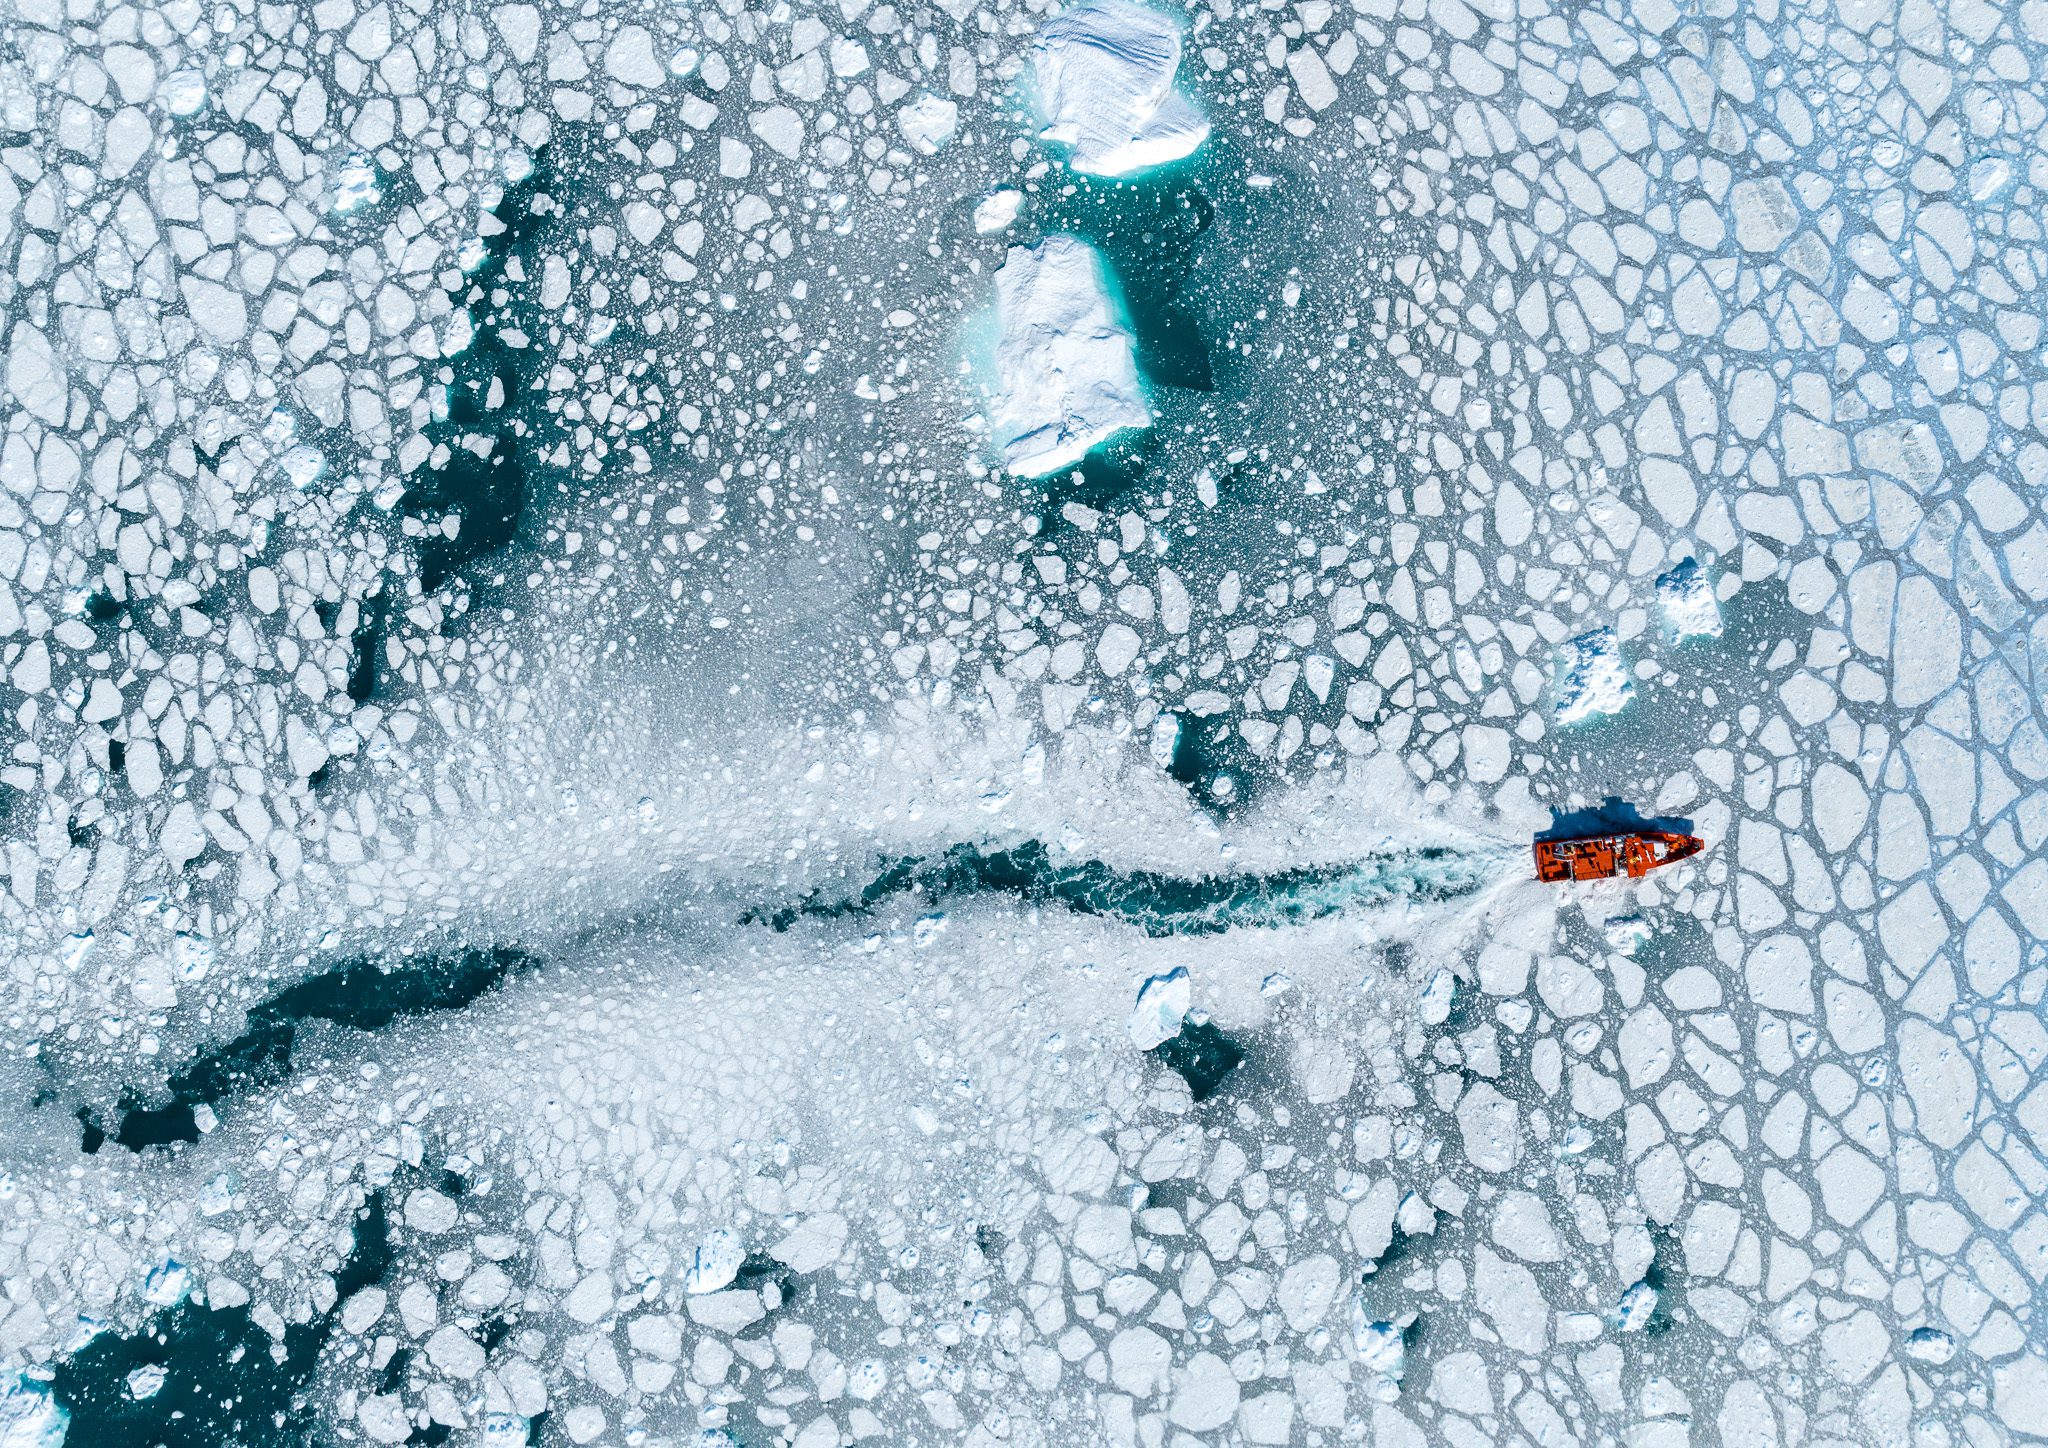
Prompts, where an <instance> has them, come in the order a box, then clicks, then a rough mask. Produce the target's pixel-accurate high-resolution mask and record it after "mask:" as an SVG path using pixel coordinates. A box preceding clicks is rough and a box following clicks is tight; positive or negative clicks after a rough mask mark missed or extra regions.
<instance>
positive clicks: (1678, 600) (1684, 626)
mask: <svg viewBox="0 0 2048 1448" xmlns="http://www.w3.org/2000/svg"><path fill="white" fill-rule="evenodd" d="M1657 597H1658V599H1659V600H1660V601H1661V602H1662V603H1663V605H1664V617H1665V619H1666V621H1668V622H1669V623H1670V625H1671V631H1672V632H1673V633H1674V634H1676V635H1678V637H1680V638H1682V639H1683V638H1719V637H1720V636H1721V605H1720V604H1718V603H1716V602H1715V601H1714V589H1713V585H1712V584H1711V583H1709V582H1708V580H1707V575H1706V574H1705V573H1704V572H1703V571H1701V569H1700V565H1699V562H1698V560H1697V559H1692V558H1688V559H1686V560H1685V561H1684V562H1683V563H1680V564H1679V565H1678V566H1677V567H1676V568H1674V569H1672V570H1671V571H1670V572H1669V573H1666V574H1664V575H1662V576H1661V577H1659V578H1658V580H1657Z"/></svg>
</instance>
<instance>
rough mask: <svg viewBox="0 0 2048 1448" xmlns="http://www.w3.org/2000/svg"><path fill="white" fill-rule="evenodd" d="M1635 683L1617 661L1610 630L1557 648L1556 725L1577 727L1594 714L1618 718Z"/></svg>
mask: <svg viewBox="0 0 2048 1448" xmlns="http://www.w3.org/2000/svg"><path fill="white" fill-rule="evenodd" d="M1635 692H1636V686H1635V681H1634V680H1632V679H1631V678H1629V676H1628V669H1627V666H1626V665H1624V664H1623V663H1622V661H1621V645H1620V644H1619V643H1617V642H1616V641H1615V637H1614V630H1613V629H1606V628H1600V629H1593V630H1591V631H1590V632H1587V633H1582V634H1580V635H1579V636H1578V637H1577V638H1574V639H1570V640H1568V641H1567V642H1565V643H1564V644H1561V645H1560V646H1559V647H1558V651H1557V683H1556V689H1555V699H1556V705H1557V722H1558V723H1560V724H1577V723H1579V722H1580V721H1581V720H1584V719H1590V718H1592V717H1593V716H1594V715H1596V714H1619V713H1620V712H1621V711H1622V710H1623V709H1625V708H1627V707H1628V702H1629V700H1631V699H1633V698H1634V697H1635Z"/></svg>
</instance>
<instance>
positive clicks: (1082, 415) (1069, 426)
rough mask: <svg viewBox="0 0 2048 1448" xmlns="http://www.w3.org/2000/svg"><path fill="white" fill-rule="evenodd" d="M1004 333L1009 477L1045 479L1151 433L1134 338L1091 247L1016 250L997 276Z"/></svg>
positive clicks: (1001, 387) (1001, 405) (999, 380)
mask: <svg viewBox="0 0 2048 1448" xmlns="http://www.w3.org/2000/svg"><path fill="white" fill-rule="evenodd" d="M996 327H997V333H998V335H997V339H996V352H995V369H996V384H997V388H998V391H997V394H996V398H995V402H994V406H993V407H992V409H991V413H992V417H991V427H992V432H993V436H994V441H995V444H996V447H997V449H998V450H999V452H1000V453H1001V455H1002V459H1003V465H1004V466H1005V467H1006V468H1008V469H1009V471H1010V472H1012V473H1014V474H1016V475H1017V476H1019V477H1026V478H1031V477H1041V476H1043V475H1044V474H1046V473H1051V472H1056V471H1058V470H1059V469H1061V468H1065V467H1071V466H1073V465H1074V464H1075V463H1077V462H1079V461H1080V460H1081V459H1082V458H1083V457H1084V456H1086V455H1087V453H1088V451H1089V449H1091V448H1094V447H1096V446H1098V445H1099V444H1101V443H1103V442H1106V441H1108V440H1109V439H1110V438H1111V437H1113V436H1115V435H1116V434H1117V433H1119V432H1121V431H1123V430H1124V429H1126V428H1139V427H1149V426H1151V423H1152V410H1151V408H1150V406H1149V405H1148V404H1147V403H1146V401H1145V396H1144V392H1143V389H1142V387H1141V386H1140V384H1139V382H1138V369H1137V363H1136V361H1135V357H1134V352H1133V339H1132V336H1131V332H1130V329H1129V327H1128V326H1127V325H1126V324H1125V322H1124V321H1123V319H1122V317H1121V316H1120V315H1119V314H1118V311H1117V308H1116V306H1115V303H1114V301H1113V300H1112V297H1111V294H1110V292H1109V289H1108V283H1107V279H1106V277H1105V275H1104V272H1103V265H1102V259H1101V258H1100V257H1099V256H1097V255H1096V253H1095V250H1094V248H1093V247H1091V246H1089V245H1088V244H1087V243H1086V242H1084V241H1082V240H1080V239H1079V238H1078V237H1073V236H1065V235H1054V236H1048V237H1046V238H1045V239H1044V240H1043V241H1040V242H1039V243H1038V244H1037V245H1036V246H1013V247H1011V248H1010V250H1009V255H1008V256H1007V257H1006V258H1005V259H1004V261H1003V265H1002V268H1001V269H1000V270H999V271H998V272H997V273H996Z"/></svg>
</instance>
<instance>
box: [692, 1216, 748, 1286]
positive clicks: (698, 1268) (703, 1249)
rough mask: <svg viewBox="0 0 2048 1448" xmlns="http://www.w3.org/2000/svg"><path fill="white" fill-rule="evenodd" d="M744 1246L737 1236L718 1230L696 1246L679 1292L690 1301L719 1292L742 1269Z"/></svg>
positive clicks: (722, 1228)
mask: <svg viewBox="0 0 2048 1448" xmlns="http://www.w3.org/2000/svg"><path fill="white" fill-rule="evenodd" d="M746 1261H747V1246H746V1243H745V1242H743V1241H741V1240H740V1235H739V1233H737V1232H734V1231H730V1230H728V1229H727V1228H724V1227H720V1228H718V1229H717V1230H716V1231H714V1232H712V1233H710V1234H709V1235H707V1236H706V1237H705V1238H704V1240H703V1241H702V1242H701V1243H699V1244H698V1246H697V1251H696V1253H695V1255H693V1256H692V1257H691V1259H690V1265H689V1267H688V1269H686V1270H685V1271H684V1273H683V1291H684V1292H686V1293H688V1294H689V1295H690V1296H692V1297H702V1296H703V1295H704V1294H706V1293H709V1292H723V1291H725V1289H726V1288H728V1287H730V1286H732V1284H733V1281H734V1280H735V1279H736V1278H737V1277H738V1276H739V1275H740V1268H741V1267H743V1266H745V1265H746Z"/></svg>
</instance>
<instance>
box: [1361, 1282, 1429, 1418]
mask: <svg viewBox="0 0 2048 1448" xmlns="http://www.w3.org/2000/svg"><path fill="white" fill-rule="evenodd" d="M1414 1321H1415V1314H1414V1313H1412V1312H1411V1313H1403V1314H1402V1315H1401V1316H1400V1317H1397V1318H1391V1319H1390V1318H1378V1317H1374V1316H1373V1314H1372V1309H1370V1308H1369V1307H1367V1306H1366V1304H1365V1298H1364V1297H1363V1296H1362V1295H1361V1296H1357V1297H1353V1298H1352V1299H1351V1343H1352V1346H1353V1347H1354V1348H1356V1349H1357V1350H1358V1365H1359V1366H1360V1367H1362V1368H1364V1369H1365V1370H1366V1372H1367V1373H1369V1374H1371V1375H1372V1381H1371V1385H1370V1391H1371V1393H1372V1395H1373V1397H1374V1398H1375V1399H1377V1400H1378V1401H1380V1402H1382V1403H1391V1402H1393V1401H1394V1400H1395V1399H1396V1398H1398V1397H1400V1396H1401V1380H1402V1379H1403V1378H1404V1377H1406V1376H1407V1375H1408V1328H1409V1326H1410V1325H1411V1324H1413V1323H1414Z"/></svg>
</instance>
